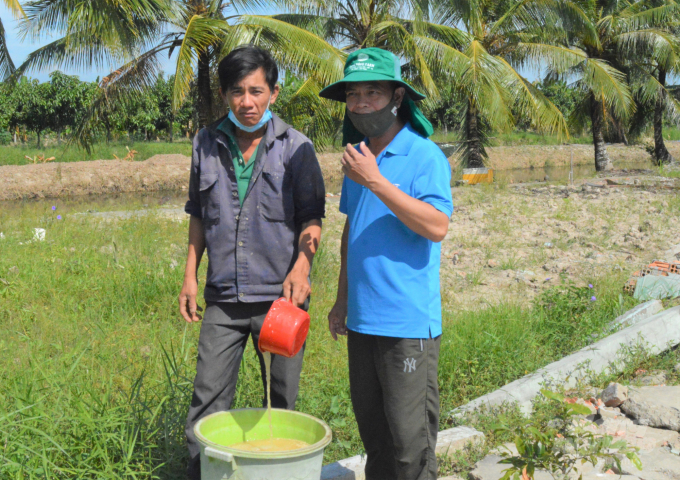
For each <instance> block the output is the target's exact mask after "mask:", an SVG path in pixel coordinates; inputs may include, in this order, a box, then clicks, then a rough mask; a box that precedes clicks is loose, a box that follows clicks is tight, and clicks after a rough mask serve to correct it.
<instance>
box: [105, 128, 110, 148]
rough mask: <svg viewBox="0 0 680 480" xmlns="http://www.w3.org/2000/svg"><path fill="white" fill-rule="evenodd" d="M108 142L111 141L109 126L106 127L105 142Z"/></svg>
mask: <svg viewBox="0 0 680 480" xmlns="http://www.w3.org/2000/svg"><path fill="white" fill-rule="evenodd" d="M110 143H111V128H110V127H106V144H107V145H108V144H110Z"/></svg>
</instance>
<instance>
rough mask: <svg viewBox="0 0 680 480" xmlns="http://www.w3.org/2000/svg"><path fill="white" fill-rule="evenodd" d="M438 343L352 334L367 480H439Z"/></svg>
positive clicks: (354, 391)
mask: <svg viewBox="0 0 680 480" xmlns="http://www.w3.org/2000/svg"><path fill="white" fill-rule="evenodd" d="M440 340H441V336H439V337H437V338H434V339H433V338H427V339H422V340H421V339H417V338H416V339H412V338H394V337H383V336H377V335H366V334H362V333H357V332H353V331H351V330H350V331H349V335H348V338H347V352H348V357H349V385H350V394H351V398H352V406H353V408H354V416H355V417H356V420H357V424H358V426H359V435H360V436H361V441H362V442H363V444H364V448H365V449H366V455H367V459H366V470H365V471H366V480H436V479H437V457H436V455H435V446H436V445H437V432H438V430H439V387H438V385H437V367H438V363H439V345H440Z"/></svg>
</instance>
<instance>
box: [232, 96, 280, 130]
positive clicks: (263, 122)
mask: <svg viewBox="0 0 680 480" xmlns="http://www.w3.org/2000/svg"><path fill="white" fill-rule="evenodd" d="M271 98H272V97H271V95H270V96H269V100H270V101H271ZM271 119H272V112H271V110H269V102H267V110H266V111H265V112H264V115H262V118H261V119H260V121H259V122H257V123H256V124H255V125H253V126H252V127H247V126H245V125H243V124H242V123H241V122H239V121H238V119H237V118H236V115H234V112H233V111H232V110H229V120H231V121H232V123H233V124H234V125H236V126H237V127H238V128H240V129H241V130H243V131H244V132H249V133H253V132H256V131H258V130H259V129H261V128H262V127H264V126H265V125H266V124H267V122H268V121H269V120H271Z"/></svg>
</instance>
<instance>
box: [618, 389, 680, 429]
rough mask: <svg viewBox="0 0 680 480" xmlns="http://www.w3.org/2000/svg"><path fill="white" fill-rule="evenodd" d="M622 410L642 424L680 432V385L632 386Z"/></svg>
mask: <svg viewBox="0 0 680 480" xmlns="http://www.w3.org/2000/svg"><path fill="white" fill-rule="evenodd" d="M621 410H623V411H624V412H626V413H627V414H628V415H630V416H631V417H633V418H634V419H636V420H637V421H638V423H639V424H640V425H649V426H651V427H657V428H666V429H669V430H674V431H676V432H680V386H674V387H630V389H629V394H628V400H626V401H625V402H624V403H623V404H622V405H621Z"/></svg>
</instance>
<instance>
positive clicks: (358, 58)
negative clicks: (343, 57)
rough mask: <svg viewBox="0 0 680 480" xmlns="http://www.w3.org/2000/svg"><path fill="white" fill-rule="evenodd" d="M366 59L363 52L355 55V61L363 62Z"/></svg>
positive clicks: (366, 56)
mask: <svg viewBox="0 0 680 480" xmlns="http://www.w3.org/2000/svg"><path fill="white" fill-rule="evenodd" d="M366 60H368V55H366V54H365V53H360V54H359V55H357V62H365V61H366Z"/></svg>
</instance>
